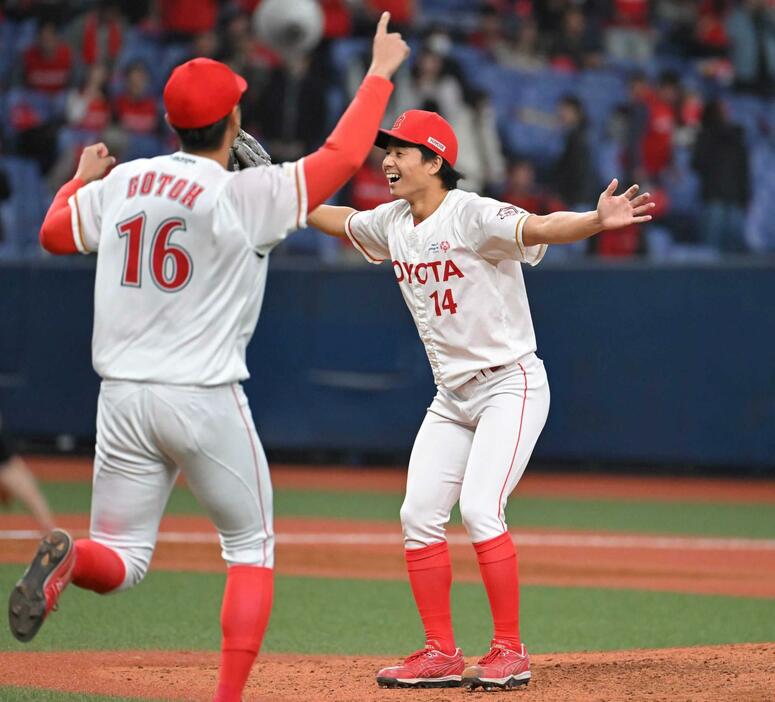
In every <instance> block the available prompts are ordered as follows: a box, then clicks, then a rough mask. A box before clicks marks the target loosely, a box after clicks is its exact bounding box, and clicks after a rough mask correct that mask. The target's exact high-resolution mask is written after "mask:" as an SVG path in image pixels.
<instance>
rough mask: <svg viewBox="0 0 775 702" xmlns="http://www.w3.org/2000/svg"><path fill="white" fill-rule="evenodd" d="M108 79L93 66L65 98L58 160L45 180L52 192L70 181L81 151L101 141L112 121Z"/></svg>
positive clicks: (100, 68) (58, 143) (106, 73)
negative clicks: (64, 120)
mask: <svg viewBox="0 0 775 702" xmlns="http://www.w3.org/2000/svg"><path fill="white" fill-rule="evenodd" d="M108 76H109V74H108V70H107V68H106V67H105V66H103V65H102V64H99V63H98V64H95V65H94V66H92V67H91V68H89V70H88V71H87V73H86V76H85V78H84V80H83V82H82V84H81V85H80V86H79V87H78V88H74V89H73V90H70V91H69V92H68V94H67V97H66V99H65V119H66V121H67V123H66V125H65V126H64V127H63V128H62V129H60V130H59V136H58V139H57V147H58V148H57V151H58V153H59V157H58V159H57V161H56V163H55V164H54V167H53V168H52V169H51V172H50V173H49V176H48V182H49V185H50V186H51V188H53V189H59V188H60V187H61V186H62V185H64V184H65V183H66V182H67V181H68V180H70V178H72V177H73V173H75V169H76V166H77V165H78V159H79V158H80V157H81V152H82V151H83V149H84V147H86V146H87V145H88V144H92V143H94V142H95V141H99V140H100V139H102V138H104V132H105V130H106V129H107V128H108V125H109V124H110V118H111V110H110V103H109V102H108V98H107V81H108Z"/></svg>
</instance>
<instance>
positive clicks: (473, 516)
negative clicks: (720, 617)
mask: <svg viewBox="0 0 775 702" xmlns="http://www.w3.org/2000/svg"><path fill="white" fill-rule="evenodd" d="M376 145H377V146H380V147H382V148H385V149H386V152H385V157H384V160H383V164H382V165H383V170H384V172H385V176H386V178H387V180H388V182H389V184H390V190H391V192H392V194H393V195H394V196H395V197H396V198H397V199H396V200H395V201H393V202H390V203H387V204H384V205H380V206H379V207H377V208H376V209H374V210H370V211H365V212H357V211H355V210H353V209H351V208H348V207H329V206H323V207H320V208H318V209H317V210H315V211H314V212H313V213H312V214H310V216H309V218H308V222H309V223H310V224H311V225H312V226H315V227H318V228H319V229H321V230H322V231H324V232H326V233H328V234H332V235H336V236H347V237H349V239H350V240H351V242H352V244H353V245H354V246H355V248H357V249H358V250H359V251H360V252H361V253H362V254H363V256H364V257H365V258H366V260H367V261H369V262H371V263H382V262H383V261H389V262H390V263H391V265H392V266H393V270H394V272H395V276H396V280H397V282H398V285H399V288H400V290H401V293H402V294H403V296H404V299H405V300H406V304H407V305H408V307H409V310H410V311H411V313H412V316H413V318H414V321H415V324H416V325H417V331H418V333H419V334H420V339H421V340H422V342H423V344H424V345H425V350H426V353H427V355H428V360H429V362H430V365H431V369H432V371H433V377H434V380H435V382H436V386H437V389H438V392H437V393H436V397H435V398H434V400H433V402H432V403H431V406H430V407H429V408H428V412H427V414H426V417H425V420H424V422H423V424H422V426H421V427H420V431H419V433H418V435H417V438H416V440H415V444H414V448H413V449H412V454H411V458H410V461H409V472H408V476H407V485H406V497H405V499H404V503H403V506H402V507H401V524H402V527H403V532H404V542H405V549H406V552H405V553H406V564H407V570H408V572H409V581H410V584H411V587H412V592H413V595H414V598H415V602H416V604H417V608H418V610H419V613H420V617H421V619H422V622H423V625H424V628H425V639H426V643H425V647H424V648H422V649H420V650H418V651H416V652H415V653H413V654H411V655H410V656H409V657H408V658H406V659H405V660H404V662H403V663H402V664H401V665H398V666H393V667H389V668H383V669H382V670H380V671H379V673H378V674H377V682H378V683H379V684H380V685H381V686H384V687H456V686H460V685H461V684H462V685H465V686H467V687H470V688H475V687H484V688H486V689H492V688H500V689H503V688H511V687H516V686H519V685H524V684H527V683H528V681H529V680H530V661H529V658H528V654H527V650H526V649H525V646H524V644H523V643H522V641H521V639H520V634H519V587H518V572H517V556H516V551H515V548H514V543H513V541H512V539H511V537H510V535H509V533H508V530H507V527H506V521H505V507H506V501H507V499H508V497H509V495H510V494H511V492H512V491H513V490H514V488H515V487H516V485H517V483H518V482H519V479H520V478H521V477H522V474H523V472H524V470H525V467H526V466H527V463H528V460H529V458H530V454H531V453H532V451H533V447H534V446H535V444H536V441H537V440H538V436H539V434H540V433H541V430H542V429H543V426H544V423H545V421H546V417H547V413H548V411H549V385H548V383H547V379H546V372H545V371H544V366H543V363H542V362H541V360H540V359H539V358H538V357H537V356H536V353H535V352H536V340H535V335H534V333H533V324H532V321H531V318H530V309H529V306H528V301H527V294H526V291H525V283H524V280H523V277H522V271H521V267H520V264H522V263H527V264H529V265H531V266H535V265H537V264H538V263H540V261H541V259H542V258H543V256H544V253H545V251H546V247H547V245H549V244H562V243H567V242H572V241H578V240H580V239H583V238H586V237H589V236H591V235H593V234H595V233H597V232H599V231H601V230H603V229H616V228H619V227H622V226H626V225H628V224H631V223H633V222H645V221H648V220H649V219H651V217H650V215H648V214H647V213H648V211H649V210H650V209H651V208H652V207H653V204H652V203H651V202H650V198H649V195H648V193H646V194H643V195H640V196H637V195H636V193H637V190H638V187H637V186H632V187H631V188H630V189H629V190H627V191H626V192H625V193H624V194H623V195H619V196H616V195H614V193H615V191H616V188H617V181H616V180H614V181H612V182H611V184H610V185H609V186H608V188H607V189H606V190H605V192H603V194H602V195H601V196H600V199H599V201H598V206H597V211H594V212H587V213H573V212H556V213H553V214H550V215H547V216H537V215H532V214H530V213H528V212H525V211H524V210H521V209H519V208H518V207H515V206H514V205H510V204H509V203H506V202H498V201H497V200H493V199H491V198H485V197H480V196H479V195H476V194H474V193H468V192H463V191H461V190H457V189H456V185H457V180H458V179H459V178H460V177H461V176H460V174H459V173H457V172H456V171H455V170H454V165H455V161H456V158H457V139H456V137H455V134H454V132H453V130H452V128H451V127H450V125H449V124H448V123H447V122H446V121H445V120H444V119H443V118H442V117H441V116H439V115H438V114H436V113H434V112H426V111H422V110H409V111H408V112H405V113H404V114H402V115H401V116H400V117H399V118H398V119H397V120H396V122H395V124H394V125H393V128H392V129H390V130H383V131H381V132H380V133H379V135H378V137H377V140H376ZM456 502H459V503H460V512H461V515H462V517H463V523H464V525H465V528H466V530H467V531H468V534H469V536H470V537H471V541H472V542H473V545H474V548H475V550H476V554H477V558H478V560H479V566H480V571H481V575H482V579H483V581H484V585H485V588H486V590H487V595H488V598H489V602H490V608H491V611H492V616H493V623H494V633H493V640H492V644H491V649H490V651H489V652H488V653H487V654H486V655H485V656H484V657H483V658H481V660H479V662H478V663H477V665H474V666H471V667H468V668H466V667H465V663H464V660H463V655H462V652H461V651H460V649H459V648H458V647H457V646H456V644H455V637H454V633H453V629H452V621H451V616H450V586H451V582H452V574H451V569H450V559H449V552H448V549H447V543H446V540H445V525H446V523H447V522H448V520H449V516H450V512H451V510H452V507H453V506H454V504H455V503H456Z"/></svg>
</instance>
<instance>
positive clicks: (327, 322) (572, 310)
mask: <svg viewBox="0 0 775 702" xmlns="http://www.w3.org/2000/svg"><path fill="white" fill-rule="evenodd" d="M525 274H526V279H527V286H528V293H529V296H530V301H531V308H532V313H533V321H534V324H535V328H536V334H537V337H538V349H539V356H541V357H542V358H543V359H544V362H545V364H546V368H547V371H548V374H549V383H550V387H551V393H552V404H551V409H550V413H549V420H548V422H547V426H546V428H545V430H544V433H543V435H542V436H541V439H540V440H539V443H538V446H537V447H536V451H535V456H536V458H539V459H543V460H547V461H552V460H562V461H564V460H568V461H606V462H607V461H632V462H657V463H680V464H691V465H706V466H713V465H719V466H749V467H750V466H753V467H762V468H775V312H773V304H775V302H774V301H775V268H773V267H772V266H766V265H754V264H748V265H731V266H724V267H720V266H718V267H717V266H709V265H705V266H689V265H681V266H678V265H671V266H666V267H653V266H649V265H646V264H629V265H628V264H625V265H606V264H600V263H584V264H579V265H577V266H574V267H567V266H563V267H551V266H548V265H547V266H545V267H543V266H542V267H539V268H537V269H535V270H526V272H525ZM93 275H94V273H93V262H90V261H89V260H81V261H78V262H77V263H75V264H73V263H72V262H62V261H59V260H46V261H39V262H29V263H18V264H10V263H4V264H2V265H0V317H1V318H2V331H1V332H0V411H2V413H3V418H4V422H5V424H6V425H7V427H8V429H9V430H11V431H12V432H14V433H17V434H19V435H22V436H25V435H26V436H35V437H42V436H55V435H59V434H72V435H75V436H77V437H79V438H89V437H92V436H93V434H94V420H95V406H96V396H97V392H98V379H97V377H96V375H95V374H94V372H93V370H92V368H91V363H90V335H91V322H92V289H93ZM248 365H249V368H250V370H251V373H252V377H251V379H250V380H249V381H247V382H246V384H245V387H246V391H247V393H248V396H249V398H250V402H251V406H252V409H253V414H254V417H255V419H256V424H257V426H258V431H259V434H260V436H261V438H262V441H263V443H264V445H265V446H266V447H267V448H269V449H292V450H299V449H300V450H305V449H310V450H318V449H320V450H341V451H345V452H354V453H356V454H357V453H358V452H376V453H379V452H391V453H393V452H407V451H408V450H409V449H410V448H411V444H412V441H413V438H414V435H415V433H416V430H417V428H418V426H419V424H420V422H421V421H422V417H423V414H424V412H425V408H426V407H427V406H428V404H429V403H430V401H431V399H432V397H433V393H434V387H433V382H432V378H431V374H430V370H429V368H428V363H427V360H426V358H425V353H424V350H423V348H422V346H421V344H420V342H419V340H418V338H417V333H416V331H415V329H414V325H413V323H412V321H411V317H410V315H409V312H408V311H407V309H406V308H405V305H404V302H403V300H402V298H401V295H400V294H399V292H398V290H397V288H396V284H395V282H394V280H393V276H392V271H391V270H390V268H389V267H388V266H382V267H380V268H379V269H376V270H375V269H374V268H371V267H370V268H368V269H362V268H351V269H347V268H332V267H323V266H321V265H318V264H306V263H304V264H289V263H285V262H282V263H281V262H275V263H273V264H272V265H271V267H270V273H269V281H268V285H267V293H266V299H265V304H264V309H263V312H262V315H261V319H260V320H259V326H258V330H257V332H256V335H255V337H254V339H253V342H252V343H251V345H250V347H249V350H248ZM515 430H516V428H515ZM504 440H506V441H508V440H511V437H504Z"/></svg>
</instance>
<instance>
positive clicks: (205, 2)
mask: <svg viewBox="0 0 775 702" xmlns="http://www.w3.org/2000/svg"><path fill="white" fill-rule="evenodd" d="M158 2H159V11H160V19H161V26H162V29H163V31H164V33H165V37H166V39H167V41H185V40H186V39H188V38H190V37H191V36H192V35H194V34H201V33H202V32H209V31H212V30H214V29H215V28H216V20H217V18H218V2H217V0H194V1H193V2H192V0H158Z"/></svg>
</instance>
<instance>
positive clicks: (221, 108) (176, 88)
mask: <svg viewBox="0 0 775 702" xmlns="http://www.w3.org/2000/svg"><path fill="white" fill-rule="evenodd" d="M247 87H248V84H247V83H246V82H245V79H244V78H243V77H242V76H238V75H237V74H236V73H235V72H234V71H232V70H231V68H229V67H228V66H227V65H226V64H225V63H221V62H220V61H213V60H212V59H208V58H195V59H191V61H186V62H185V63H181V64H180V66H178V67H177V68H176V69H175V70H174V71H172V75H171V76H170V77H169V80H168V81H167V85H165V86H164V107H165V108H167V119H168V120H169V123H170V124H171V125H172V126H173V127H178V128H180V129H199V128H200V127H207V126H209V125H211V124H215V123H216V122H217V121H218V120H220V119H223V118H224V117H225V116H226V115H228V114H229V112H231V111H232V109H233V108H234V106H235V105H236V104H237V103H238V102H239V101H240V98H241V97H242V93H244V92H245V90H246V89H247Z"/></svg>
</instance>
